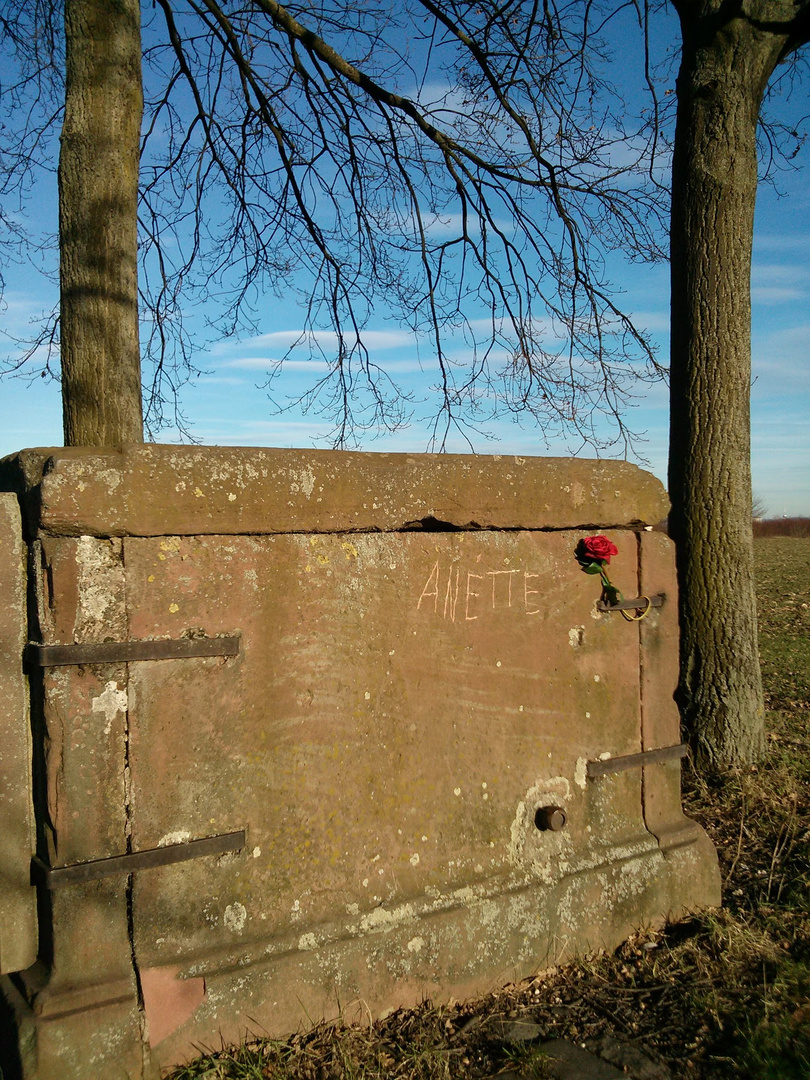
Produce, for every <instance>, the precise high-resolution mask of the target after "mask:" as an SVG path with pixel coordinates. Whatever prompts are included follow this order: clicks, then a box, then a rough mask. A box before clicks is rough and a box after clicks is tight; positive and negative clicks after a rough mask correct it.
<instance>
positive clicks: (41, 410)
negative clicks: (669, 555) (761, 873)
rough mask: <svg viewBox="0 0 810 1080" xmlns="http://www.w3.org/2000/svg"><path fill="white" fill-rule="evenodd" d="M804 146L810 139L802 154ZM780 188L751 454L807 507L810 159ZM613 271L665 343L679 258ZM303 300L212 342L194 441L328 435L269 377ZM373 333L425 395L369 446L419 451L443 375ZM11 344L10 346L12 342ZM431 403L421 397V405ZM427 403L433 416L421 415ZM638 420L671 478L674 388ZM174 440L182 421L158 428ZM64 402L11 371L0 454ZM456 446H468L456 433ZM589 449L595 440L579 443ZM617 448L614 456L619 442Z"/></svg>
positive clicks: (757, 468) (289, 381)
mask: <svg viewBox="0 0 810 1080" xmlns="http://www.w3.org/2000/svg"><path fill="white" fill-rule="evenodd" d="M803 157H804V158H805V159H806V158H807V154H806V152H805V153H804V154H803ZM778 186H779V189H780V191H781V192H782V194H781V195H778V194H777V192H776V191H775V190H774V189H773V187H771V186H770V185H761V187H760V192H759V197H758V205H757V219H756V230H755V246H754V264H753V277H752V286H753V386H752V465H753V481H754V491H755V493H756V495H758V496H759V497H760V498H761V499H762V500H763V501H764V503H765V505H766V507H767V511H768V513H769V515H771V516H778V515H782V514H787V515H795V514H802V515H810V424H808V422H807V417H808V413H809V412H810V302H809V301H810V194H809V193H808V192H809V190H810V188H809V186H808V174H807V172H806V170H805V171H801V170H799V171H795V172H794V171H791V172H783V173H781V174H779V176H778ZM36 212H37V213H38V214H41V216H42V219H43V221H47V219H48V218H50V217H52V216H53V214H54V212H55V192H54V190H53V184H52V183H48V184H46V185H45V186H44V187H43V188H42V190H41V191H40V192H39V194H38V199H37V210H36ZM610 271H611V276H612V279H613V281H614V283H615V284H616V286H617V287H618V288H619V289H620V290H621V292H622V293H623V295H622V296H621V306H622V307H623V309H624V310H625V311H627V312H629V313H630V314H632V315H633V316H634V317H635V318H636V320H637V322H638V324H639V325H641V326H644V327H646V328H647V329H648V330H649V331H650V333H651V335H652V337H653V339H654V341H655V342H656V343H657V344H658V347H659V349H660V355H661V357H662V358H663V359H666V356H667V351H668V315H669V295H668V288H669V282H668V268H667V267H666V266H665V265H655V266H639V265H632V264H630V263H626V262H623V261H622V260H619V259H613V260H612V262H611V265H610ZM55 295H56V294H55V286H54V284H53V282H52V281H48V280H47V279H46V278H44V277H42V276H40V275H38V274H36V273H35V272H34V270H33V269H32V268H30V267H27V266H19V267H12V268H11V269H10V270H9V271H8V272H7V274H6V291H5V297H4V309H3V310H2V313H0V327H2V330H3V331H5V333H7V334H11V335H13V336H24V335H25V333H26V331H27V328H28V324H29V322H30V320H31V319H32V318H35V317H36V316H37V315H38V314H39V313H40V312H41V311H42V310H44V309H47V308H48V307H50V306H51V304H52V303H53V300H54V299H55ZM301 318H302V316H301V313H300V312H299V311H298V310H297V308H296V307H295V306H294V305H291V304H284V303H282V302H279V301H277V300H274V299H269V298H268V299H267V300H266V301H264V300H263V301H262V313H261V318H260V320H259V326H258V333H256V334H255V335H254V336H252V337H249V338H244V339H242V340H241V341H238V342H236V341H227V342H220V343H213V344H211V345H210V346H209V348H208V350H207V351H204V352H201V353H200V354H199V355H198V356H197V357H196V359H197V362H198V364H199V366H200V367H201V368H204V369H205V372H206V373H205V374H203V375H202V376H200V377H199V378H198V379H197V380H196V382H195V384H194V385H193V386H189V387H187V388H186V389H185V390H184V393H183V398H182V402H183V407H184V411H185V413H186V416H187V417H188V419H189V421H190V425H191V430H192V433H193V435H194V438H195V439H196V440H199V441H200V442H202V443H203V444H221V445H236V446H239V445H242V446H288V447H291V446H313V445H325V443H324V439H323V436H324V435H325V434H326V433H327V432H328V424H327V423H326V422H325V421H324V420H322V419H321V418H320V417H318V416H317V415H304V414H303V413H302V412H301V410H300V409H296V408H290V409H288V410H286V411H284V412H282V413H277V412H276V411H275V410H274V409H273V407H272V405H271V403H270V401H269V400H268V397H267V394H266V392H265V391H264V390H263V389H261V384H262V383H263V382H264V381H265V373H266V371H267V369H268V367H269V366H270V363H271V362H272V361H273V360H277V359H278V358H280V357H281V356H282V355H283V354H284V352H285V351H286V349H287V348H288V347H289V345H290V344H291V343H292V342H293V341H294V340H295V339H296V338H297V336H298V334H299V332H300V327H301ZM365 343H366V345H367V346H368V348H369V350H370V353H371V356H372V359H373V360H374V361H375V362H377V363H379V364H380V365H381V366H382V367H387V368H388V369H389V370H393V371H395V372H396V374H397V376H398V377H399V378H400V379H401V380H402V381H403V382H404V383H405V385H407V386H408V387H410V388H411V389H412V390H413V393H414V396H415V398H416V399H417V407H416V410H415V417H414V421H413V423H412V424H411V426H410V427H408V428H407V429H405V430H402V431H400V432H398V433H396V434H395V435H385V436H382V437H379V438H376V439H374V438H372V437H370V436H366V437H365V439H364V441H363V443H362V446H363V448H364V449H369V450H378V451H384V450H385V451H392V450H401V451H422V450H425V449H426V447H427V444H428V441H429V437H430V431H429V420H427V419H425V417H429V416H430V415H431V408H430V400H431V396H432V395H431V391H430V386H431V384H432V382H433V379H434V375H433V370H432V356H431V352H430V349H429V347H426V346H425V345H424V344H422V345H419V346H417V343H416V342H415V340H414V339H413V338H412V337H411V336H410V335H409V333H408V332H407V331H405V330H403V329H401V328H400V327H399V326H398V325H396V324H395V323H391V322H389V321H387V320H386V318H385V316H384V314H383V313H380V314H379V315H378V316H377V318H376V319H375V321H374V322H373V323H372V325H371V326H370V328H369V330H368V332H367V334H366V336H365ZM0 351H3V352H6V351H10V349H9V347H8V346H7V347H6V348H3V345H2V343H0ZM313 372H317V368H316V367H315V366H314V364H313V361H311V360H310V359H308V357H307V351H306V350H301V352H300V357H299V355H298V354H297V352H295V351H294V352H293V353H292V354H291V357H290V359H289V360H288V361H287V362H286V365H285V369H284V374H283V376H282V378H281V380H280V381H279V382H278V383H277V384H276V386H275V395H276V400H277V401H281V400H284V399H285V398H295V397H296V396H297V395H298V394H300V393H302V392H303V391H305V390H306V389H307V387H308V386H309V385H311V382H312V376H313ZM420 402H421V404H420ZM420 416H421V417H422V418H423V419H422V420H421V421H420ZM628 422H629V426H630V427H631V428H633V429H634V430H636V431H641V432H644V439H643V440H640V441H639V442H638V443H637V444H636V447H635V454H636V458H635V460H640V461H642V462H645V461H646V463H647V466H648V467H649V468H650V469H651V470H652V471H653V472H654V473H655V474H656V475H657V476H659V477H660V478H661V479H662V480H665V478H666V453H667V425H668V408H667V391H666V387H665V386H664V385H663V384H657V385H654V386H652V387H639V397H638V398H637V401H636V405H635V408H634V409H633V411H632V414H631V415H630V416H629V418H628ZM487 428H488V430H489V431H491V432H492V434H493V435H494V436H496V439H495V440H493V441H489V440H486V439H485V438H477V439H474V446H475V450H476V451H477V452H480V453H506V454H511V453H518V454H555V455H565V454H568V453H571V452H577V451H579V450H580V447H579V446H577V445H575V444H572V443H571V442H570V441H568V442H566V441H563V440H554V441H551V442H549V443H546V442H545V441H544V440H543V438H542V437H541V436H540V435H539V434H538V433H537V431H536V430H533V429H532V427H531V426H529V425H528V424H526V425H525V426H518V425H516V424H514V423H512V422H510V421H509V420H508V419H502V420H497V421H496V422H494V423H492V424H489V425H487ZM159 438H160V441H162V442H172V441H177V433H176V432H173V431H172V430H171V429H169V430H166V431H164V432H162V433H161V434H160V436H159ZM61 441H62V436H61V406H60V402H59V392H58V386H57V385H56V384H55V383H53V382H49V381H46V380H42V379H40V378H35V379H34V380H33V381H31V382H29V381H28V380H25V379H20V378H8V377H6V378H4V379H2V381H0V455H2V454H7V453H11V452H13V451H15V450H18V449H20V448H22V447H25V446H43V445H46V446H47V445H53V446H56V445H60V444H61ZM447 448H448V449H449V450H458V451H465V450H467V449H468V447H466V446H465V445H464V444H463V443H462V442H461V441H460V440H458V439H456V440H455V441H454V440H451V441H450V442H449V443H448V447H447ZM582 453H583V455H584V456H588V455H589V453H592V452H589V451H588V450H587V449H586V450H584V451H582ZM608 456H609V455H608Z"/></svg>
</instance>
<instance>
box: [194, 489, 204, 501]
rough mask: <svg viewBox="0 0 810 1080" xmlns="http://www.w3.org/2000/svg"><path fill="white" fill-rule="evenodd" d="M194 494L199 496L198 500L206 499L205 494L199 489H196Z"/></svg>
mask: <svg viewBox="0 0 810 1080" xmlns="http://www.w3.org/2000/svg"><path fill="white" fill-rule="evenodd" d="M194 494H195V495H196V496H197V498H198V499H204V498H205V495H203V493H202V492H201V491H200V489H199V488H198V487H197V488H194Z"/></svg>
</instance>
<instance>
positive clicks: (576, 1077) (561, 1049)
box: [537, 1039, 627, 1080]
mask: <svg viewBox="0 0 810 1080" xmlns="http://www.w3.org/2000/svg"><path fill="white" fill-rule="evenodd" d="M537 1053H538V1056H541V1055H542V1056H543V1057H545V1058H547V1059H548V1062H549V1066H550V1068H549V1071H550V1072H551V1075H552V1076H554V1077H555V1078H556V1080H627V1074H626V1073H623V1072H620V1071H619V1070H618V1069H616V1068H614V1067H613V1065H609V1064H608V1063H607V1062H606V1061H603V1060H602V1059H601V1058H599V1057H596V1056H595V1055H594V1054H589V1053H588V1051H587V1050H583V1049H582V1047H581V1046H577V1045H576V1043H572V1042H568V1040H567V1039H552V1040H551V1042H546V1043H543V1044H542V1046H539V1047H538V1048H537Z"/></svg>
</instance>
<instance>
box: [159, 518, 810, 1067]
mask: <svg viewBox="0 0 810 1080" xmlns="http://www.w3.org/2000/svg"><path fill="white" fill-rule="evenodd" d="M755 547H756V556H757V587H758V596H759V625H760V652H761V657H762V672H763V680H764V685H765V692H766V701H767V707H768V712H767V717H766V724H767V733H768V753H767V756H766V758H765V760H764V761H763V762H762V763H761V764H760V765H759V766H758V767H755V768H752V769H750V770H747V771H744V772H739V773H737V774H735V775H733V776H731V777H728V778H726V780H725V782H724V783H723V784H722V785H721V784H719V782H717V781H713V782H712V783H707V782H705V781H704V780H702V779H701V778H700V777H698V776H695V775H694V774H693V773H691V772H690V770H689V769H688V767H687V769H686V770H685V774H684V802H685V806H686V808H687V812H688V813H689V814H690V815H692V816H693V817H695V818H696V819H698V820H699V821H700V822H701V824H703V826H704V827H705V828H706V829H707V831H708V832H709V833H710V835H711V836H712V839H713V840H714V842H715V844H716V846H717V849H718V854H719V857H720V865H721V870H722V873H723V893H724V907H723V909H722V910H721V911H716V912H707V913H704V914H701V915H698V916H695V917H693V918H691V919H689V920H686V921H684V922H681V923H676V924H672V925H670V926H667V927H666V928H664V929H663V930H661V931H658V932H655V933H645V934H639V935H637V936H636V937H634V938H632V939H631V940H630V941H628V942H626V943H625V944H624V945H622V946H621V947H620V948H619V949H618V950H617V951H616V952H615V953H612V954H599V955H596V956H592V957H587V958H584V959H582V960H580V961H577V962H576V963H573V964H569V965H567V966H565V967H563V968H560V969H558V970H557V971H555V972H552V973H549V974H546V975H543V976H540V977H537V978H535V979H529V980H526V981H525V982H523V983H520V984H517V985H510V986H506V987H504V988H503V989H502V990H500V991H498V992H497V993H495V994H491V995H489V996H488V997H486V998H483V999H480V1000H477V1001H472V1002H466V1003H461V1004H454V1005H452V1006H446V1007H433V1006H432V1005H431V1004H430V1003H428V1002H425V1003H423V1004H422V1005H421V1006H419V1007H418V1008H416V1009H411V1010H407V1011H400V1012H397V1013H395V1014H394V1015H393V1016H391V1017H389V1018H388V1019H386V1020H384V1021H380V1022H378V1023H375V1024H374V1025H371V1026H367V1027H348V1026H345V1027H344V1026H341V1025H340V1024H337V1025H336V1024H329V1025H325V1024H323V1025H318V1026H316V1027H315V1028H313V1029H312V1030H311V1031H309V1032H307V1033H298V1034H296V1035H294V1036H292V1037H291V1038H290V1039H288V1040H286V1041H262V1040H256V1041H254V1042H252V1043H249V1044H247V1045H245V1046H242V1047H240V1048H237V1049H234V1050H228V1051H223V1052H222V1053H219V1054H214V1055H209V1056H206V1057H202V1058H199V1059H198V1060H197V1061H195V1062H193V1063H191V1064H190V1065H188V1066H186V1067H184V1068H182V1069H179V1070H176V1071H175V1072H173V1073H172V1074H171V1078H172V1080H192V1078H193V1080H199V1078H201V1077H205V1078H206V1080H254V1078H259V1077H261V1078H263V1080H383V1078H386V1080H389V1078H397V1077H403V1078H415V1080H462V1078H463V1080H473V1078H480V1077H486V1076H491V1075H493V1074H494V1073H496V1072H498V1071H501V1070H504V1069H508V1068H510V1067H511V1068H514V1069H519V1070H520V1074H521V1076H522V1077H526V1080H529V1078H530V1077H542V1076H544V1075H546V1074H545V1072H544V1070H545V1068H546V1066H545V1065H544V1064H543V1061H542V1059H541V1058H540V1057H539V1055H538V1054H537V1053H536V1051H535V1049H534V1048H533V1047H532V1046H528V1047H521V1046H520V1045H516V1044H509V1043H505V1042H504V1041H503V1038H502V1028H503V1022H504V1021H508V1020H511V1019H518V1018H519V1019H522V1020H529V1021H532V1022H534V1023H536V1024H538V1025H539V1026H540V1027H541V1029H542V1031H543V1036H544V1037H545V1038H567V1039H571V1040H573V1041H576V1042H578V1043H586V1045H589V1046H592V1047H596V1046H597V1045H599V1044H600V1040H604V1039H605V1038H610V1039H614V1040H619V1042H621V1043H622V1044H626V1045H630V1046H632V1047H637V1048H640V1049H641V1050H643V1051H644V1053H645V1054H646V1055H648V1056H649V1057H651V1058H652V1059H654V1060H658V1061H659V1062H662V1063H666V1065H668V1066H669V1068H670V1070H671V1074H672V1076H673V1077H674V1078H675V1080H810V538H797V537H773V538H763V539H758V540H757V541H756V545H755Z"/></svg>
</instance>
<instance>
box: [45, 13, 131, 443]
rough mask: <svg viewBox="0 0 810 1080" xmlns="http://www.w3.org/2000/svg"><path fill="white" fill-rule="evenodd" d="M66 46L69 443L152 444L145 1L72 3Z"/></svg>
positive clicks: (63, 184) (65, 380) (62, 214)
mask: <svg viewBox="0 0 810 1080" xmlns="http://www.w3.org/2000/svg"><path fill="white" fill-rule="evenodd" d="M65 36H66V94H65V120H64V125H63V127H62V139H61V151H60V156H59V236H60V285H61V315H60V337H61V353H62V402H63V418H64V429H65V445H66V446H115V445H119V444H121V443H125V442H142V441H143V414H142V406H141V363H140V346H139V341H138V282H137V196H138V156H139V148H140V147H139V141H140V130H141V117H142V115H143V91H142V84H141V40H140V7H139V3H138V0H65Z"/></svg>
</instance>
